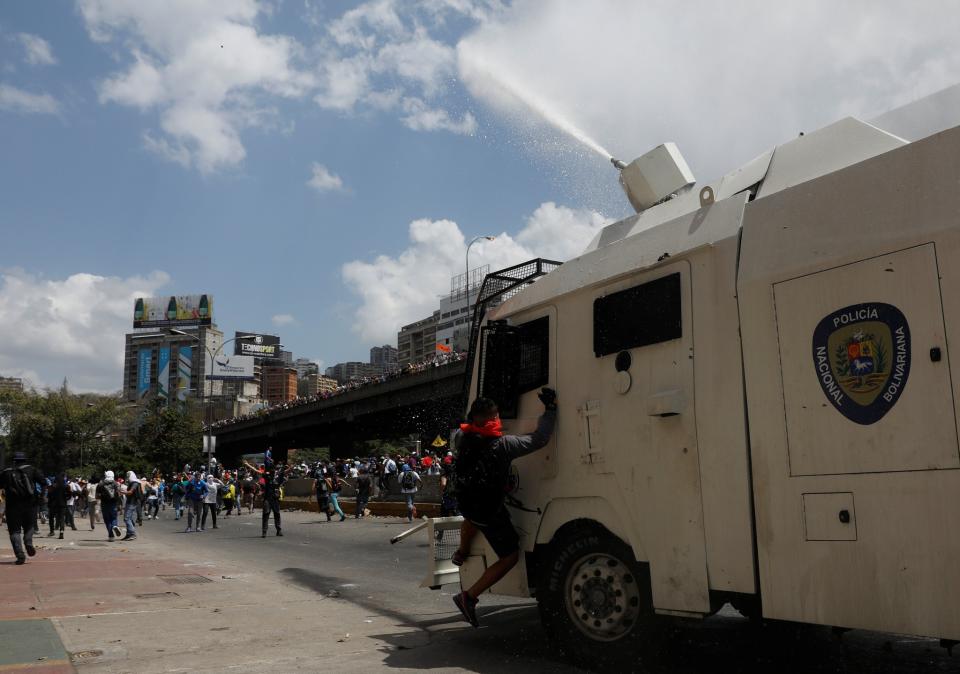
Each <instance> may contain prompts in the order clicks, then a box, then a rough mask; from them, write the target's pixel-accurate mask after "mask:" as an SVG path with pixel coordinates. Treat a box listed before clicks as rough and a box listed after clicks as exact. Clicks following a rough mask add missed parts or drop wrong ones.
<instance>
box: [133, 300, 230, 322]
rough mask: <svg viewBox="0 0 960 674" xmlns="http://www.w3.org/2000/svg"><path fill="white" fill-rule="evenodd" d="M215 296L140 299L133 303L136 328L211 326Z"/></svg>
mask: <svg viewBox="0 0 960 674" xmlns="http://www.w3.org/2000/svg"><path fill="white" fill-rule="evenodd" d="M212 322H213V295H167V296H165V297H138V298H137V299H136V300H135V301H134V303H133V327H134V328H165V327H177V326H180V325H185V326H190V325H210V324H211V323H212Z"/></svg>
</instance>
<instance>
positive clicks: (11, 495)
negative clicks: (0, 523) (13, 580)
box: [0, 452, 43, 565]
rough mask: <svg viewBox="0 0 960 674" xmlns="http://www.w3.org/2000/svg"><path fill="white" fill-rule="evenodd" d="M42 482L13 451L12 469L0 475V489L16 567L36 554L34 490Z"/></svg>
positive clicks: (40, 476) (22, 458) (35, 491)
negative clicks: (34, 540) (4, 504)
mask: <svg viewBox="0 0 960 674" xmlns="http://www.w3.org/2000/svg"><path fill="white" fill-rule="evenodd" d="M42 483H43V475H41V474H40V471H39V470H37V469H36V468H34V467H33V466H31V465H29V464H28V463H27V456H26V454H24V453H23V452H16V453H15V454H14V455H13V466H11V467H10V468H6V469H4V471H3V472H0V489H3V493H4V495H5V497H6V503H7V512H6V515H7V533H8V534H10V545H11V546H13V554H14V555H15V556H16V558H17V562H16V563H17V564H18V565H19V564H25V563H26V561H27V556H30V557H33V556H34V555H35V554H37V550H36V548H34V547H33V529H34V526H36V522H37V510H36V509H37V494H38V489H37V487H38V485H40V484H42Z"/></svg>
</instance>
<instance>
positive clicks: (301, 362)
mask: <svg viewBox="0 0 960 674" xmlns="http://www.w3.org/2000/svg"><path fill="white" fill-rule="evenodd" d="M293 367H294V369H295V370H296V371H297V377H299V378H300V379H303V378H304V377H306V376H307V375H308V374H320V366H319V365H317V364H316V363H314V362H313V361H312V360H310V359H308V358H297V359H296V360H295V361H293Z"/></svg>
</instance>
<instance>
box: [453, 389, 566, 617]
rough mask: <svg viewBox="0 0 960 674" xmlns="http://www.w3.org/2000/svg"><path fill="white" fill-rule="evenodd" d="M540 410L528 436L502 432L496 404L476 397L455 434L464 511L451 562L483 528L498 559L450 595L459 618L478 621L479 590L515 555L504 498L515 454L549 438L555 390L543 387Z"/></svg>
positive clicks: (513, 533)
mask: <svg viewBox="0 0 960 674" xmlns="http://www.w3.org/2000/svg"><path fill="white" fill-rule="evenodd" d="M538 397H539V398H540V401H541V402H542V403H543V406H544V411H543V414H542V415H541V416H540V419H539V421H538V422H537V429H536V430H535V431H534V432H533V434H532V435H504V434H503V431H502V430H501V424H500V413H499V410H498V409H497V404H496V403H495V402H494V401H492V400H490V399H489V398H477V399H476V400H474V401H473V405H471V407H470V412H469V414H468V415H467V423H465V424H463V425H462V426H460V433H458V434H457V437H456V445H457V472H456V492H457V503H458V505H459V506H460V511H461V512H462V513H463V524H462V525H461V527H460V546H459V547H458V548H457V551H456V552H455V553H454V554H453V560H452V561H453V563H454V564H455V565H457V566H460V565H461V564H463V562H464V561H465V560H466V557H467V555H468V554H469V552H470V544H471V542H472V541H473V538H474V536H476V534H477V532H478V531H480V532H481V533H483V535H484V537H485V538H486V539H487V542H488V543H489V544H490V547H491V548H493V551H494V552H495V553H496V555H497V557H499V559H498V560H497V561H496V562H494V563H493V564H492V565H490V566H488V567H487V569H486V570H485V571H484V572H483V574H482V575H481V576H480V578H478V579H477V581H476V582H475V583H474V584H473V585H471V586H470V587H469V588H467V589H466V590H464V591H463V592H461V593H460V594H458V595H456V596H454V598H453V602H454V603H455V604H456V605H457V608H458V609H460V612H461V613H462V614H463V617H464V619H465V620H466V621H467V622H469V623H470V624H471V625H473V626H474V627H478V626H479V624H480V623H479V621H478V619H477V611H476V607H477V603H478V601H479V597H480V595H481V594H482V593H483V592H485V591H486V590H487V589H488V588H490V587H491V586H492V585H493V584H494V583H496V582H497V581H499V580H500V579H501V578H503V577H504V576H505V575H507V573H508V572H509V571H510V569H512V568H513V567H514V566H515V565H516V563H517V562H518V561H519V559H520V537H519V535H518V534H517V531H516V529H514V528H513V523H512V522H511V521H510V513H509V512H508V511H507V508H506V505H505V503H504V501H505V496H506V489H505V487H506V486H507V484H508V482H509V479H510V464H511V463H512V462H513V460H514V459H516V458H518V457H521V456H525V455H527V454H530V453H531V452H534V451H536V450H538V449H540V448H541V447H543V446H544V445H546V444H547V443H548V442H549V441H550V436H551V435H552V434H553V427H554V424H555V423H556V418H557V393H556V391H554V390H553V389H550V388H543V389H542V390H541V391H540V394H539V396H538Z"/></svg>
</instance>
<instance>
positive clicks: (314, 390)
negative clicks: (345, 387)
mask: <svg viewBox="0 0 960 674" xmlns="http://www.w3.org/2000/svg"><path fill="white" fill-rule="evenodd" d="M337 386H338V384H337V380H336V379H333V378H332V377H324V376H323V375H322V374H317V373H315V372H314V373H311V374H308V375H307V376H306V377H301V378H300V379H299V380H298V381H297V395H299V396H304V397H309V396H315V395H319V394H321V393H329V392H331V391H334V390H336V388H337Z"/></svg>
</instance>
